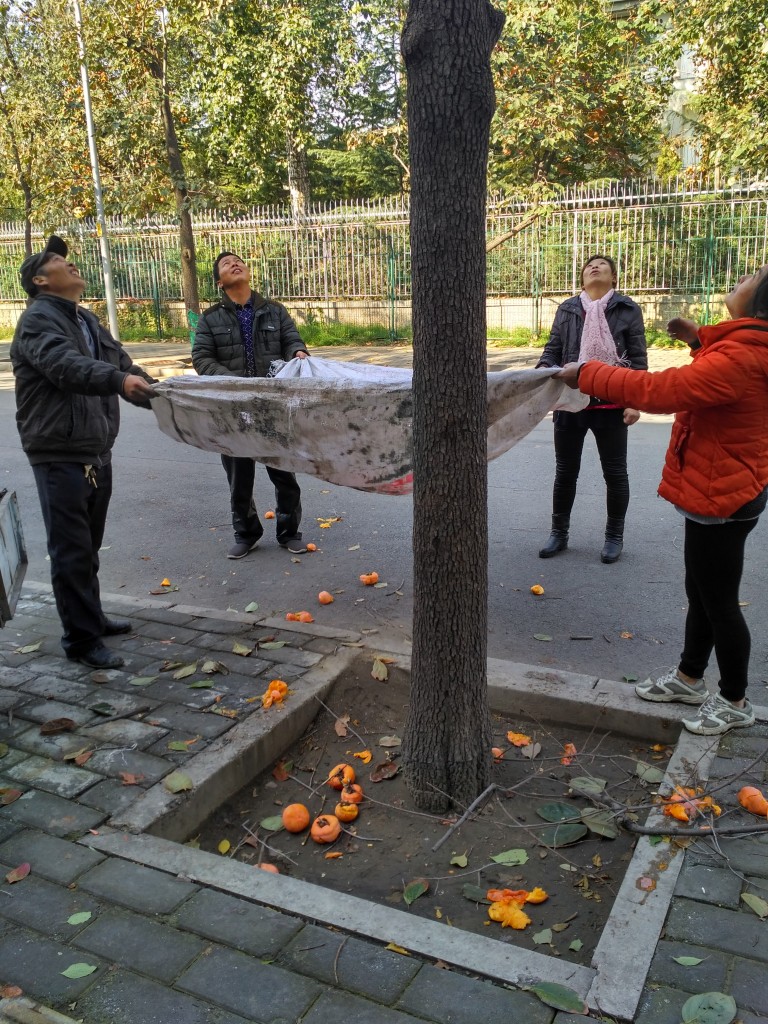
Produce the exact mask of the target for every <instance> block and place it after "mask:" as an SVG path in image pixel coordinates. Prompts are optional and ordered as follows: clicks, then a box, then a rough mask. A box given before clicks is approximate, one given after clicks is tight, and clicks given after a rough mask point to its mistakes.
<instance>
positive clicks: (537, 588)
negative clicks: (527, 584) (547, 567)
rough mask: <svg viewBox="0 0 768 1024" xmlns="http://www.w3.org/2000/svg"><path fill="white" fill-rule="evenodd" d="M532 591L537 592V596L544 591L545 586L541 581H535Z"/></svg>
mask: <svg viewBox="0 0 768 1024" xmlns="http://www.w3.org/2000/svg"><path fill="white" fill-rule="evenodd" d="M531 593H532V594H536V596H537V597H539V596H541V594H543V593H544V587H542V585H541V584H540V583H534V584H533V586H532V587H531Z"/></svg>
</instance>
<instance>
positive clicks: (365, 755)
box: [352, 750, 373, 764]
mask: <svg viewBox="0 0 768 1024" xmlns="http://www.w3.org/2000/svg"><path fill="white" fill-rule="evenodd" d="M352 756H353V757H359V758H360V760H361V761H362V762H363V764H368V762H369V761H370V760H371V758H372V757H373V754H372V753H371V752H370V750H358V752H357V753H356V754H353V755H352Z"/></svg>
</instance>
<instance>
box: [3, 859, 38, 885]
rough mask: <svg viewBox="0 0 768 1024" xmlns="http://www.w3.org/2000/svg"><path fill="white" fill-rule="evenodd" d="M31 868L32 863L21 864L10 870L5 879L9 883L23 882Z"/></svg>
mask: <svg viewBox="0 0 768 1024" xmlns="http://www.w3.org/2000/svg"><path fill="white" fill-rule="evenodd" d="M31 870H32V867H31V865H30V864H26V863H24V864H19V866H18V867H17V868H14V869H13V870H12V871H9V872H8V874H7V875H6V876H5V880H6V882H9V883H13V882H21V881H22V880H23V879H25V878H26V877H27V875H28V874H29V872H30V871H31Z"/></svg>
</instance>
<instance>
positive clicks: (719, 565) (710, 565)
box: [679, 519, 757, 702]
mask: <svg viewBox="0 0 768 1024" xmlns="http://www.w3.org/2000/svg"><path fill="white" fill-rule="evenodd" d="M756 525H757V519H748V520H745V521H740V522H730V523H722V524H721V525H709V526H705V525H703V524H702V523H696V522H694V521H693V520H692V519H686V520H685V549H684V558H685V592H686V594H687V595H688V614H687V616H686V619H685V646H684V648H683V653H682V654H681V655H680V665H679V668H680V671H681V672H683V673H685V675H687V676H692V677H693V678H694V679H701V678H702V676H703V675H704V671H705V669H706V667H707V665H708V664H709V659H710V656H711V654H712V649H713V648H714V651H715V657H716V658H717V665H718V668H719V669H720V693H721V694H722V695H723V697H725V699H726V700H730V701H732V702H735V701H738V700H741V698H742V697H743V696H744V695H745V694H746V692H747V682H748V678H747V672H748V668H749V653H750V645H751V640H750V635H749V628H748V626H747V623H746V621H745V619H744V616H743V615H742V612H741V608H740V607H739V584H740V583H741V574H742V570H743V568H744V545H745V542H746V539H747V537H748V535H749V534H750V532H751V531H752V530H753V529H754V528H755V526H756Z"/></svg>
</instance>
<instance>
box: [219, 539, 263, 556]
mask: <svg viewBox="0 0 768 1024" xmlns="http://www.w3.org/2000/svg"><path fill="white" fill-rule="evenodd" d="M258 543H259V542H258V541H257V540H255V541H254V542H253V544H249V543H248V542H247V541H244V540H239V541H238V542H237V543H236V544H235V546H234V547H231V548H230V549H229V551H228V552H227V558H245V556H246V555H247V554H249V553H250V552H251V551H253V549H254V548H255V547H257V545H258Z"/></svg>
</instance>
